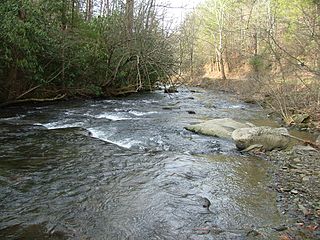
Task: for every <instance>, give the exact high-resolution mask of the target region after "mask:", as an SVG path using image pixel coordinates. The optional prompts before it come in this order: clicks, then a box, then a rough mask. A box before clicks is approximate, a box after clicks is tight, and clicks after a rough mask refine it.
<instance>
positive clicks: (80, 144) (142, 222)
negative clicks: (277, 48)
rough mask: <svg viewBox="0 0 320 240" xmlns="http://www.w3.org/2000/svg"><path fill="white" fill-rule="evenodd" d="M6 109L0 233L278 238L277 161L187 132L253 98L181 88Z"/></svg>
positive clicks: (241, 115)
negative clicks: (273, 184)
mask: <svg viewBox="0 0 320 240" xmlns="http://www.w3.org/2000/svg"><path fill="white" fill-rule="evenodd" d="M188 111H189V113H192V112H190V111H194V112H195V113H196V114H189V113H188ZM0 114H1V119H0V133H1V134H0V143H1V145H0V200H1V202H0V211H1V212H0V213H1V214H0V238H1V239H112V240H113V239H276V237H277V232H276V231H275V230H274V228H275V227H278V226H279V225H280V224H281V218H280V214H279V213H278V211H277V207H276V200H275V194H274V192H272V190H271V189H270V185H271V179H270V176H269V175H268V171H269V170H270V168H271V166H270V165H269V163H268V162H266V161H265V160H263V159H259V158H256V157H252V156H248V155H242V154H240V153H239V152H238V151H237V150H236V148H235V146H234V144H233V143H232V142H230V141H227V140H222V139H218V138H214V137H207V136H202V135H197V134H195V133H192V132H188V131H187V130H185V129H184V126H186V125H188V124H192V123H197V122H200V121H201V120H205V119H210V118H222V117H229V118H235V119H238V120H242V121H246V120H249V119H264V118H265V117H266V116H265V114H264V113H263V112H262V111H261V109H259V108H258V107H257V106H254V105H248V104H243V103H241V102H238V101H236V100H235V99H233V98H232V96H228V95H226V94H224V93H216V92H215V93H213V92H208V91H203V90H199V89H196V91H194V89H193V91H190V90H189V89H181V91H180V92H179V93H177V94H164V93H162V92H155V93H148V94H137V95H132V96H130V97H126V98H117V99H110V100H101V101H71V102H62V103H56V104H53V105H41V106H24V107H12V108H10V109H7V110H1V112H0ZM89 131H90V132H91V135H90V134H89Z"/></svg>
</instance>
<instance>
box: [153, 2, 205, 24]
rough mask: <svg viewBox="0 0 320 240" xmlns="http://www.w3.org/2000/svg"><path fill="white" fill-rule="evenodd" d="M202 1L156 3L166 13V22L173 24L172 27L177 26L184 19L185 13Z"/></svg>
mask: <svg viewBox="0 0 320 240" xmlns="http://www.w3.org/2000/svg"><path fill="white" fill-rule="evenodd" d="M203 1H204V0H188V1H186V0H162V1H159V2H158V5H160V6H165V7H162V8H163V9H165V11H166V13H167V14H166V15H167V21H170V22H172V23H173V25H177V24H179V23H180V22H181V21H182V19H183V18H184V17H185V15H186V13H188V12H190V11H192V10H193V8H195V7H196V6H197V5H198V4H199V3H201V2H203Z"/></svg>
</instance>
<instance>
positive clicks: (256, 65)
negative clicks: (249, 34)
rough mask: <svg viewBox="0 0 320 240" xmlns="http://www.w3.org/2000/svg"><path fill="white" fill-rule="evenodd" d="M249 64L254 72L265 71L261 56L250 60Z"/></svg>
mask: <svg viewBox="0 0 320 240" xmlns="http://www.w3.org/2000/svg"><path fill="white" fill-rule="evenodd" d="M249 64H250V66H251V67H252V69H253V71H254V72H256V73H261V72H262V71H263V70H264V69H265V63H264V60H263V58H262V56H261V55H254V56H253V57H251V58H250V59H249Z"/></svg>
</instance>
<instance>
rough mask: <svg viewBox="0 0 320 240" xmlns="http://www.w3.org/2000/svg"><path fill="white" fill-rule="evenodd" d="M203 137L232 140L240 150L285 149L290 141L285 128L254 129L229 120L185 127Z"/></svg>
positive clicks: (250, 125) (248, 124) (223, 119)
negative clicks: (257, 148)
mask: <svg viewBox="0 0 320 240" xmlns="http://www.w3.org/2000/svg"><path fill="white" fill-rule="evenodd" d="M185 128H186V129H187V130H190V131H193V132H196V133H201V134H204V135H209V136H214V137H219V138H226V139H229V140H233V141H234V142H235V144H236V146H237V148H238V149H240V150H247V149H251V148H255V147H259V148H260V149H261V150H262V149H263V150H267V151H270V150H273V149H285V148H287V146H288V145H289V143H290V141H291V139H290V138H289V137H288V136H289V133H288V131H287V129H285V128H271V127H255V126H254V125H253V124H251V123H241V122H237V121H235V120H233V119H230V118H221V119H212V120H209V121H205V122H202V123H199V124H195V125H189V126H187V127H185Z"/></svg>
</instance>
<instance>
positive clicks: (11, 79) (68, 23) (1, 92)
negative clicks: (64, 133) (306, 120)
mask: <svg viewBox="0 0 320 240" xmlns="http://www.w3.org/2000/svg"><path fill="white" fill-rule="evenodd" d="M161 19H162V17H161V16H159V14H158V12H157V10H156V7H155V1H154V0H139V1H138V0H136V1H133V0H127V1H122V0H55V1H52V0H2V1H1V2H0V43H1V44H0V102H10V101H13V102H14V101H24V100H26V99H59V98H62V97H65V96H69V97H70V96H71V97H74V96H85V97H87V96H103V95H108V94H109V95H110V94H114V95H117V94H121V93H126V92H134V91H140V90H150V89H152V88H153V86H154V84H155V82H157V81H160V80H162V81H167V80H168V79H169V77H170V76H171V75H172V71H173V70H174V66H175V63H176V62H175V57H174V52H173V50H174V48H173V44H172V43H173V40H172V37H171V35H170V34H169V33H168V32H167V31H166V29H163V27H162V26H163V25H162V24H161V22H160V20H161Z"/></svg>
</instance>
